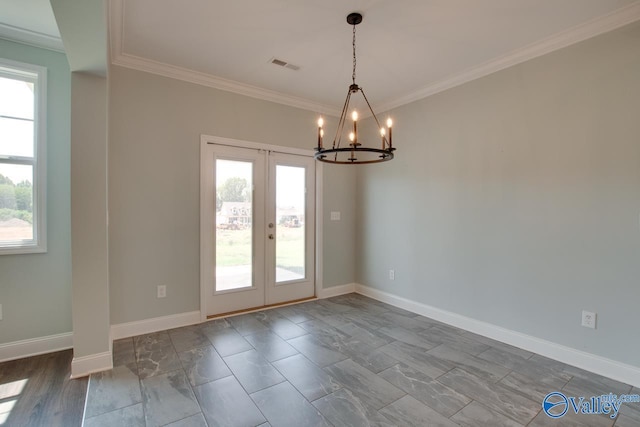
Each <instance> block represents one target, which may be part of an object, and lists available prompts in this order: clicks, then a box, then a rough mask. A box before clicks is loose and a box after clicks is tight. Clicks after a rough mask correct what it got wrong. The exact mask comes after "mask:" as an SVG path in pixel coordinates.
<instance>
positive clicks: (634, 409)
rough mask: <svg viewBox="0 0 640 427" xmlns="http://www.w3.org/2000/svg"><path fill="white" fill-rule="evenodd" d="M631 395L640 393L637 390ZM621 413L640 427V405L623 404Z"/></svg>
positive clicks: (636, 403)
mask: <svg viewBox="0 0 640 427" xmlns="http://www.w3.org/2000/svg"><path fill="white" fill-rule="evenodd" d="M630 394H640V392H639V391H638V390H637V389H634V390H632V391H631V393H630ZM620 413H621V414H624V415H625V416H626V417H628V418H631V419H632V420H635V421H636V423H637V424H638V425H639V426H640V403H638V402H634V403H630V402H629V403H623V404H622V407H621V408H620ZM616 425H617V424H616Z"/></svg>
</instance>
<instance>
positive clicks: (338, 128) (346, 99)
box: [333, 89, 351, 148]
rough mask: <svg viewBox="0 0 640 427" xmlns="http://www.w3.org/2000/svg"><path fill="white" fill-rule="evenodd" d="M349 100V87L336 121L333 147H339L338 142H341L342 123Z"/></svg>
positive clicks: (344, 119)
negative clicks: (338, 118)
mask: <svg viewBox="0 0 640 427" xmlns="http://www.w3.org/2000/svg"><path fill="white" fill-rule="evenodd" d="M350 100H351V89H349V92H347V97H346V98H345V100H344V105H343V106H342V112H341V113H340V120H339V121H338V127H337V129H336V137H335V138H333V148H340V142H342V132H343V131H344V125H345V123H346V120H347V110H348V109H349V101H350ZM336 142H337V144H336Z"/></svg>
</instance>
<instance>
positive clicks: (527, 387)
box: [498, 371, 562, 402]
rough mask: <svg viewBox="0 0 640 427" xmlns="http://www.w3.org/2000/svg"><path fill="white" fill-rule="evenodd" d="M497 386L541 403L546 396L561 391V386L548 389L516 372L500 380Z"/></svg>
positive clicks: (545, 385) (544, 385)
mask: <svg viewBox="0 0 640 427" xmlns="http://www.w3.org/2000/svg"><path fill="white" fill-rule="evenodd" d="M498 384H502V385H503V386H505V387H508V388H510V389H511V390H513V391H514V393H519V394H521V395H523V396H524V397H527V398H529V399H531V400H533V401H534V402H542V401H543V400H544V397H545V396H546V395H547V394H549V393H551V392H552V391H557V390H561V389H562V386H560V387H549V385H547V384H542V383H539V382H538V381H536V380H535V379H532V378H531V377H528V376H526V375H522V374H521V373H519V372H516V371H513V372H511V373H510V374H509V375H507V376H506V377H504V378H503V379H501V380H500V381H499V382H498Z"/></svg>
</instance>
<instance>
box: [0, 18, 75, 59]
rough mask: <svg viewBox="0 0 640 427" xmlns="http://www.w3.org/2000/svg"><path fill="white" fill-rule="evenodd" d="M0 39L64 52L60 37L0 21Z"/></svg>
mask: <svg viewBox="0 0 640 427" xmlns="http://www.w3.org/2000/svg"><path fill="white" fill-rule="evenodd" d="M0 39H6V40H10V41H14V42H18V43H22V44H27V45H29V46H35V47H39V48H42V49H48V50H52V51H54V52H60V53H64V45H63V44H62V39H61V38H60V37H54V36H50V35H48V34H43V33H38V32H36V31H30V30H25V29H24V28H18V27H14V26H12V25H7V24H2V23H0Z"/></svg>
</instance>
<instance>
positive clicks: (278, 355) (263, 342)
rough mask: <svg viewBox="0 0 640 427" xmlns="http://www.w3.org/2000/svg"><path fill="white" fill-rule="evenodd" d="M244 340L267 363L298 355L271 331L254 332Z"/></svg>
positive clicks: (296, 351)
mask: <svg viewBox="0 0 640 427" xmlns="http://www.w3.org/2000/svg"><path fill="white" fill-rule="evenodd" d="M244 338H245V339H246V340H247V341H249V343H250V344H251V345H252V346H253V347H254V348H255V349H256V351H257V352H258V353H260V355H261V356H262V357H264V358H265V359H267V360H268V361H269V362H273V361H274V360H278V359H283V358H285V357H289V356H293V355H294V354H298V350H296V349H295V348H293V347H291V345H289V344H288V343H287V342H286V341H284V340H283V339H282V338H280V337H279V336H278V335H276V334H275V333H273V332H271V331H262V332H256V333H255V334H251V335H245V337H244Z"/></svg>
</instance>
